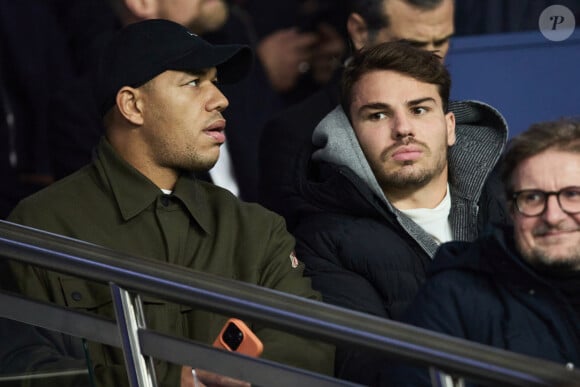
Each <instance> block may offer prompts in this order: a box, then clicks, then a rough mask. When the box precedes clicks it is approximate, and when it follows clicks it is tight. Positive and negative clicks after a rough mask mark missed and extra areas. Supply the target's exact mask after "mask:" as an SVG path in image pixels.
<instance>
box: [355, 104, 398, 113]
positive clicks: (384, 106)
mask: <svg viewBox="0 0 580 387" xmlns="http://www.w3.org/2000/svg"><path fill="white" fill-rule="evenodd" d="M390 109H391V105H389V104H388V103H384V102H370V103H366V104H364V105H362V106H361V107H359V108H358V111H359V112H362V111H364V110H390Z"/></svg>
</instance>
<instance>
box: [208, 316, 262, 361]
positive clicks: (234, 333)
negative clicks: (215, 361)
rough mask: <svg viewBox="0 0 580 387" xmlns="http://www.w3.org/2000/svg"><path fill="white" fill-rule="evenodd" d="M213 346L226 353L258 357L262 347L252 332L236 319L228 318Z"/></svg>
mask: <svg viewBox="0 0 580 387" xmlns="http://www.w3.org/2000/svg"><path fill="white" fill-rule="evenodd" d="M213 346H214V347H216V348H222V349H225V350H227V351H232V352H239V353H243V354H245V355H249V356H254V357H258V356H260V355H261V354H262V351H263V350H264V345H263V344H262V342H261V341H260V339H259V338H258V337H257V336H256V335H255V334H254V332H252V330H251V329H250V328H249V327H248V326H247V325H246V324H245V323H244V322H243V321H242V320H239V319H237V318H230V319H229V320H228V321H226V323H225V325H224V327H223V328H222V330H221V332H220V333H219V335H218V337H217V338H216V339H215V341H214V343H213Z"/></svg>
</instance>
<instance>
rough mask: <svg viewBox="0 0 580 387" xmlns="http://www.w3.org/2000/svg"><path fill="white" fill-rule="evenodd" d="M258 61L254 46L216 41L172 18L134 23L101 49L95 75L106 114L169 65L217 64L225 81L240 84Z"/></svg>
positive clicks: (197, 66)
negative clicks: (125, 91) (120, 96)
mask: <svg viewBox="0 0 580 387" xmlns="http://www.w3.org/2000/svg"><path fill="white" fill-rule="evenodd" d="M252 60H253V56H252V51H251V49H250V48H249V47H248V46H243V45H237V44H227V45H212V44H210V43H208V42H206V41H205V40H203V39H202V38H200V37H199V36H197V35H196V34H194V33H192V32H191V31H189V30H188V29H187V28H185V27H184V26H182V25H181V24H178V23H174V22H172V21H169V20H164V19H151V20H145V21H141V22H138V23H133V24H130V25H128V26H127V27H125V28H123V29H121V30H120V31H118V32H117V33H116V34H114V35H113V36H112V38H111V39H110V40H109V42H108V44H107V45H106V46H105V47H104V48H103V50H102V51H101V57H100V62H99V65H98V68H97V71H96V76H95V80H94V81H95V97H96V99H97V103H98V108H99V111H100V113H101V115H102V116H104V115H105V114H106V113H107V111H109V109H110V108H111V107H113V106H114V105H115V99H116V96H117V92H118V91H119V89H121V88H122V87H123V86H131V87H139V86H141V85H143V84H144V83H146V82H148V81H149V80H151V79H153V78H155V77H156V76H157V75H159V74H161V73H162V72H164V71H166V70H190V71H191V70H201V69H204V68H209V67H216V68H217V72H218V79H219V81H220V82H221V83H234V82H237V81H239V80H240V79H242V78H244V77H245V76H246V74H247V73H248V72H249V70H250V67H251V65H252Z"/></svg>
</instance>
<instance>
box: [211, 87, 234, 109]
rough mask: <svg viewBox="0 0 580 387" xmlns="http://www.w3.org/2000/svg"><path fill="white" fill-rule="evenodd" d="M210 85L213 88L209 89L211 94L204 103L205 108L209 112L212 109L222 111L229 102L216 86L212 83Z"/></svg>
mask: <svg viewBox="0 0 580 387" xmlns="http://www.w3.org/2000/svg"><path fill="white" fill-rule="evenodd" d="M211 87H212V88H213V90H212V91H211V96H210V98H209V100H208V103H207V105H206V110H207V111H210V112H211V111H214V110H217V111H219V112H222V111H224V110H225V109H226V108H227V107H228V106H229V104H230V103H229V101H228V99H227V98H226V96H225V95H224V94H223V93H222V92H221V90H220V89H218V87H217V86H215V85H212V86H211Z"/></svg>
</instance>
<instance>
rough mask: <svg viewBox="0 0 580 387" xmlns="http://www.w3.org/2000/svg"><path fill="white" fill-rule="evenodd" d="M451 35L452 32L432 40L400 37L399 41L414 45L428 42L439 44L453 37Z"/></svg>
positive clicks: (420, 45)
mask: <svg viewBox="0 0 580 387" xmlns="http://www.w3.org/2000/svg"><path fill="white" fill-rule="evenodd" d="M453 35H454V34H453V33H451V34H449V35H447V36H445V37H443V38H441V39H437V40H433V41H424V40H413V39H401V40H399V41H400V42H404V43H408V44H410V45H411V46H414V47H422V46H427V45H428V44H429V43H433V45H435V46H440V45H442V44H443V43H445V42H446V41H448V40H450V39H451V38H452V37H453Z"/></svg>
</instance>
